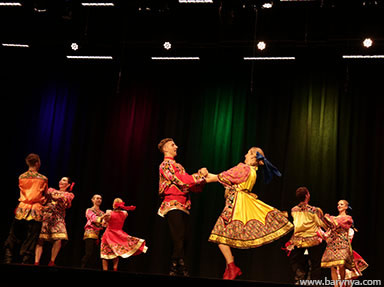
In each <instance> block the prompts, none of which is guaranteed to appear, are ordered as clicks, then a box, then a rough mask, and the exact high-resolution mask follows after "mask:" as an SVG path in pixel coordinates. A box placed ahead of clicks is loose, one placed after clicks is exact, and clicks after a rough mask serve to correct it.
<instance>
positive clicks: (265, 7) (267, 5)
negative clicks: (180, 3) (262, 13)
mask: <svg viewBox="0 0 384 287" xmlns="http://www.w3.org/2000/svg"><path fill="white" fill-rule="evenodd" d="M272 7H273V2H272V1H270V2H265V3H264V4H263V5H261V8H264V9H270V8H272Z"/></svg>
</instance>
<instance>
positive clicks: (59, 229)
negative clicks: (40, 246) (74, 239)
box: [39, 188, 75, 241]
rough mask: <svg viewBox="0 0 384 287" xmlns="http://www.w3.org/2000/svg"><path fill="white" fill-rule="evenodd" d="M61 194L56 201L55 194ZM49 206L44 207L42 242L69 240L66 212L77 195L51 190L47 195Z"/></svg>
mask: <svg viewBox="0 0 384 287" xmlns="http://www.w3.org/2000/svg"><path fill="white" fill-rule="evenodd" d="M54 193H57V194H60V197H59V198H58V199H54V196H53V194H54ZM46 197H47V199H48V202H47V204H46V205H45V206H44V207H43V225H42V226H41V232H40V236H39V238H40V239H41V240H47V241H50V240H68V234H67V229H66V226H65V210H66V209H67V208H70V207H71V202H72V200H73V198H74V197H75V195H74V194H73V193H72V192H67V191H60V190H56V189H54V188H49V189H48V192H47V194H46Z"/></svg>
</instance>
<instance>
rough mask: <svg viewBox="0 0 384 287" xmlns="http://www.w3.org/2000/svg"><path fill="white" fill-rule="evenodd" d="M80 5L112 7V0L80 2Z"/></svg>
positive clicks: (113, 4)
mask: <svg viewBox="0 0 384 287" xmlns="http://www.w3.org/2000/svg"><path fill="white" fill-rule="evenodd" d="M81 6H85V7H114V6H115V3H113V2H81Z"/></svg>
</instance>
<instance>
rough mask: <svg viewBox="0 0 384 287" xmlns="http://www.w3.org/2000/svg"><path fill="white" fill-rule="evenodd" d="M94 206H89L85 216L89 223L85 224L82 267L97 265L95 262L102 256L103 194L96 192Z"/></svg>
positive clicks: (93, 200)
mask: <svg viewBox="0 0 384 287" xmlns="http://www.w3.org/2000/svg"><path fill="white" fill-rule="evenodd" d="M91 201H92V203H93V206H92V207H91V208H87V210H86V212H85V217H86V218H87V223H86V224H85V226H84V229H85V231H84V237H83V239H84V243H85V254H84V256H83V258H82V259H81V267H82V268H85V267H95V266H96V264H95V262H96V261H97V260H98V258H99V257H100V256H98V254H99V253H100V250H99V247H98V246H99V244H100V240H99V233H100V231H101V230H102V229H103V226H102V222H103V219H104V217H105V213H104V211H102V210H100V205H101V203H102V201H103V199H102V197H101V195H99V194H95V195H94V196H93V197H92V199H91Z"/></svg>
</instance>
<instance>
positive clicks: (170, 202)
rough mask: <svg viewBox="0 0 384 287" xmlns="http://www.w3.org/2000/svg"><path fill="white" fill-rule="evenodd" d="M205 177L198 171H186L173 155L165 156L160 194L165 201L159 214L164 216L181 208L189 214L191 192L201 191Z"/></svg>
mask: <svg viewBox="0 0 384 287" xmlns="http://www.w3.org/2000/svg"><path fill="white" fill-rule="evenodd" d="M204 183H205V178H204V177H202V176H200V175H199V174H198V173H194V174H192V175H190V174H188V173H186V172H185V169H184V167H183V166H182V165H181V164H179V163H177V162H176V161H175V160H174V159H173V158H171V157H164V161H163V162H162V163H161V164H160V167H159V194H160V196H161V197H162V198H163V202H162V203H161V205H160V208H159V210H158V215H160V216H162V217H164V216H165V215H166V214H167V213H168V212H169V211H171V210H175V209H178V210H181V211H183V212H185V213H187V214H189V210H190V209H191V199H190V194H189V192H190V191H192V192H200V191H202V187H203V185H204Z"/></svg>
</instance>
